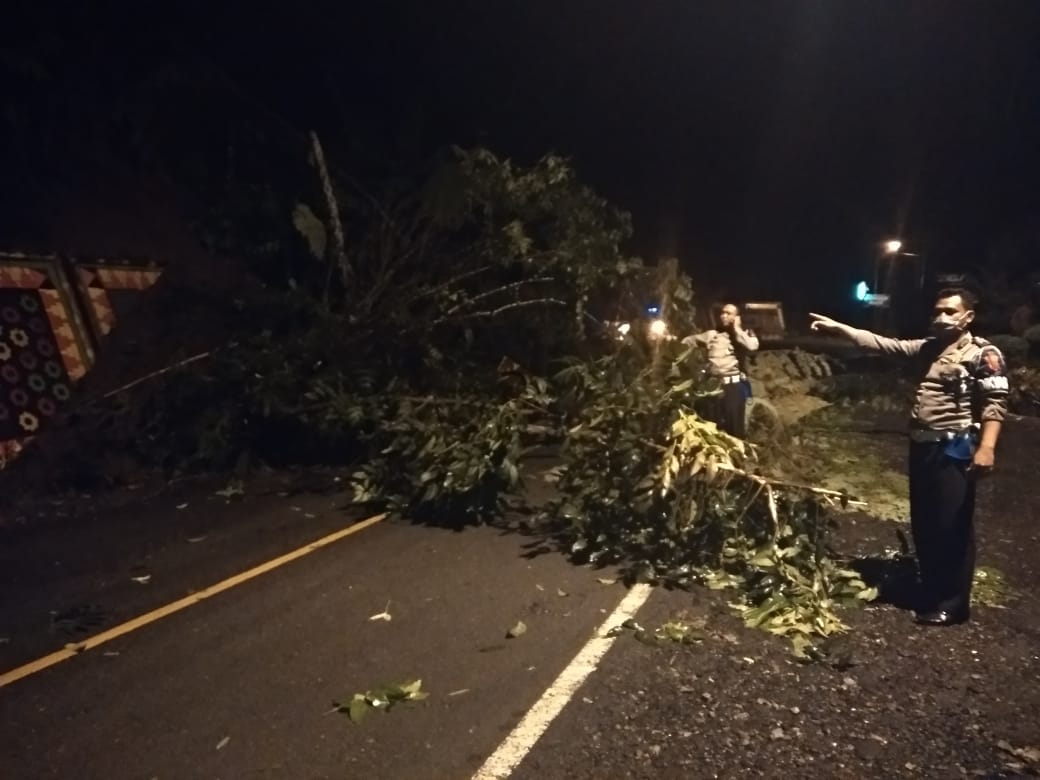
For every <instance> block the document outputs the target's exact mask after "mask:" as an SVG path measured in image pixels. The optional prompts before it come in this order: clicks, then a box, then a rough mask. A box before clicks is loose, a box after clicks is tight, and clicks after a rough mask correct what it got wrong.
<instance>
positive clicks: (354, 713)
mask: <svg viewBox="0 0 1040 780" xmlns="http://www.w3.org/2000/svg"><path fill="white" fill-rule="evenodd" d="M428 696H429V694H428V693H426V692H425V691H423V690H422V680H411V681H409V682H403V683H399V684H397V685H383V686H380V687H377V688H373V689H372V690H369V691H365V692H364V693H355V694H354V695H353V696H352V697H351V699H350V701H349V702H337V701H334V702H333V703H332V707H333V710H332V711H333V712H342V713H345V714H346V715H347V717H349V718H350V720H351V722H352V723H360V722H361V721H362V720H364V719H365V718H366V717H367V716H368V714H369V713H370V712H372V711H373V710H378V711H380V712H389V711H390V710H391V709H393V708H394V707H395V706H396V705H398V704H401V703H403V702H410V701H422V700H423V699H425V698H427V697H428Z"/></svg>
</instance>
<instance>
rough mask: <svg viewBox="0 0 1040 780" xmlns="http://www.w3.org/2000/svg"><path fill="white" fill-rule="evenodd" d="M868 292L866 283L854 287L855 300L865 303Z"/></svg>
mask: <svg viewBox="0 0 1040 780" xmlns="http://www.w3.org/2000/svg"><path fill="white" fill-rule="evenodd" d="M869 292H870V288H869V287H867V283H866V282H860V283H859V284H857V285H856V292H855V295H856V300H857V301H865V300H866V299H867V295H868V294H869Z"/></svg>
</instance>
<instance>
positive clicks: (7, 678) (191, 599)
mask: <svg viewBox="0 0 1040 780" xmlns="http://www.w3.org/2000/svg"><path fill="white" fill-rule="evenodd" d="M385 518H386V515H385V514H381V515H374V516H373V517H369V518H367V519H366V520H361V521H359V522H357V523H355V524H354V525H351V526H349V527H347V528H343V529H340V530H339V531H336V532H335V533H331V534H329V535H328V536H323V537H322V538H321V539H318V540H317V541H315V542H311V543H310V544H308V545H306V546H304V547H300V548H298V549H296V550H293V551H292V552H289V553H286V554H285V555H282V556H280V557H278V558H275V559H273V560H270V561H267V562H266V563H261V564H260V565H259V566H254V567H253V568H252V569H248V570H247V571H244V572H241V573H240V574H236V575H235V576H233V577H229V578H228V579H226V580H224V581H223V582H218V583H217V584H216V585H210V586H209V587H208V588H205V589H204V590H200V591H197V592H196V593H192V594H191V595H190V596H185V597H184V598H182V599H179V600H177V601H174V602H172V603H170V604H167V605H166V606H163V607H159V608H158V609H153V610H152V611H151V612H146V613H145V614H143V615H140V616H138V617H136V618H134V619H133V620H128V621H127V622H125V623H121V624H120V625H118V626H115V627H114V628H110V629H108V630H107V631H102V632H101V633H100V634H96V635H95V636H92V637H90V638H89V639H84V640H83V641H82V642H75V643H73V644H68V645H65V648H64V649H63V650H58V651H57V652H55V653H51V654H50V655H45V656H44V657H43V658H37V659H36V660H35V661H31V662H30V663H27V664H25V665H24V666H19V667H18V668H16V669H12V670H11V671H9V672H5V673H4V674H2V675H0V688H3V687H4V686H5V685H10V684H11V683H13V682H15V681H16V680H20V679H22V678H23V677H28V676H29V675H30V674H35V673H36V672H39V671H42V670H44V669H46V668H48V667H50V666H54V665H55V664H57V663H61V662H62V661H65V660H67V659H69V658H73V657H74V656H77V655H79V654H80V653H82V652H84V651H85V650H90V649H91V648H94V647H97V646H98V645H103V644H104V643H105V642H109V641H111V640H113V639H115V638H116V637H120V636H122V635H123V634H128V633H130V632H131V631H134V630H135V629H138V628H141V627H142V626H146V625H148V624H149V623H154V622H155V621H156V620H159V619H160V618H164V617H166V616H167V615H172V614H173V613H174V612H180V611H181V610H182V609H186V608H188V607H190V606H192V605H193V604H198V603H199V602H200V601H204V600H205V599H208V598H210V597H211V596H215V595H217V594H218V593H223V592H224V591H225V590H229V589H230V588H233V587H235V586H236V585H241V584H242V583H243V582H246V581H247V580H251V579H253V578H254V577H259V576H260V575H261V574H266V573H267V572H269V571H271V570H272V569H277V568H278V567H279V566H283V565H285V564H286V563H289V562H290V561H295V560H296V559H297V558H302V557H303V556H304V555H307V554H309V553H312V552H314V551H315V550H319V549H321V548H322V547H326V546H328V545H330V544H332V543H333V542H338V541H339V540H340V539H343V538H344V537H346V536H350V535H351V534H356V533H357V532H358V531H363V530H364V529H366V528H368V527H369V526H372V525H375V524H376V523H378V522H379V521H381V520H383V519H385Z"/></svg>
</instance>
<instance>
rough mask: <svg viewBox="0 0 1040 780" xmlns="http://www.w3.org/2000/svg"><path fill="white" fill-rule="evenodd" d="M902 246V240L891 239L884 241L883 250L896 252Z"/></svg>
mask: <svg viewBox="0 0 1040 780" xmlns="http://www.w3.org/2000/svg"><path fill="white" fill-rule="evenodd" d="M902 248H903V242H902V241H898V240H895V239H893V240H892V241H886V242H885V252H886V253H887V254H890V255H894V254H896V253H897V252H898V251H899V250H900V249H902Z"/></svg>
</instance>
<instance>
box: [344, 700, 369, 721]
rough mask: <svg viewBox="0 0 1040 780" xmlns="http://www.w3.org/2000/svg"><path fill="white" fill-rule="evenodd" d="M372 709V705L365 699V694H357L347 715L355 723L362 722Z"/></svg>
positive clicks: (348, 708) (349, 706)
mask: <svg viewBox="0 0 1040 780" xmlns="http://www.w3.org/2000/svg"><path fill="white" fill-rule="evenodd" d="M371 709H372V707H371V705H369V703H368V702H367V701H366V700H365V697H364V696H362V697H361V698H357V697H356V696H355V697H354V699H352V700H351V702H350V704H349V705H348V707H347V716H348V717H349V718H350V720H351V721H352V722H353V723H360V722H361V721H363V720H364V719H365V717H366V716H367V715H368V713H369V711H370V710H371Z"/></svg>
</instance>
